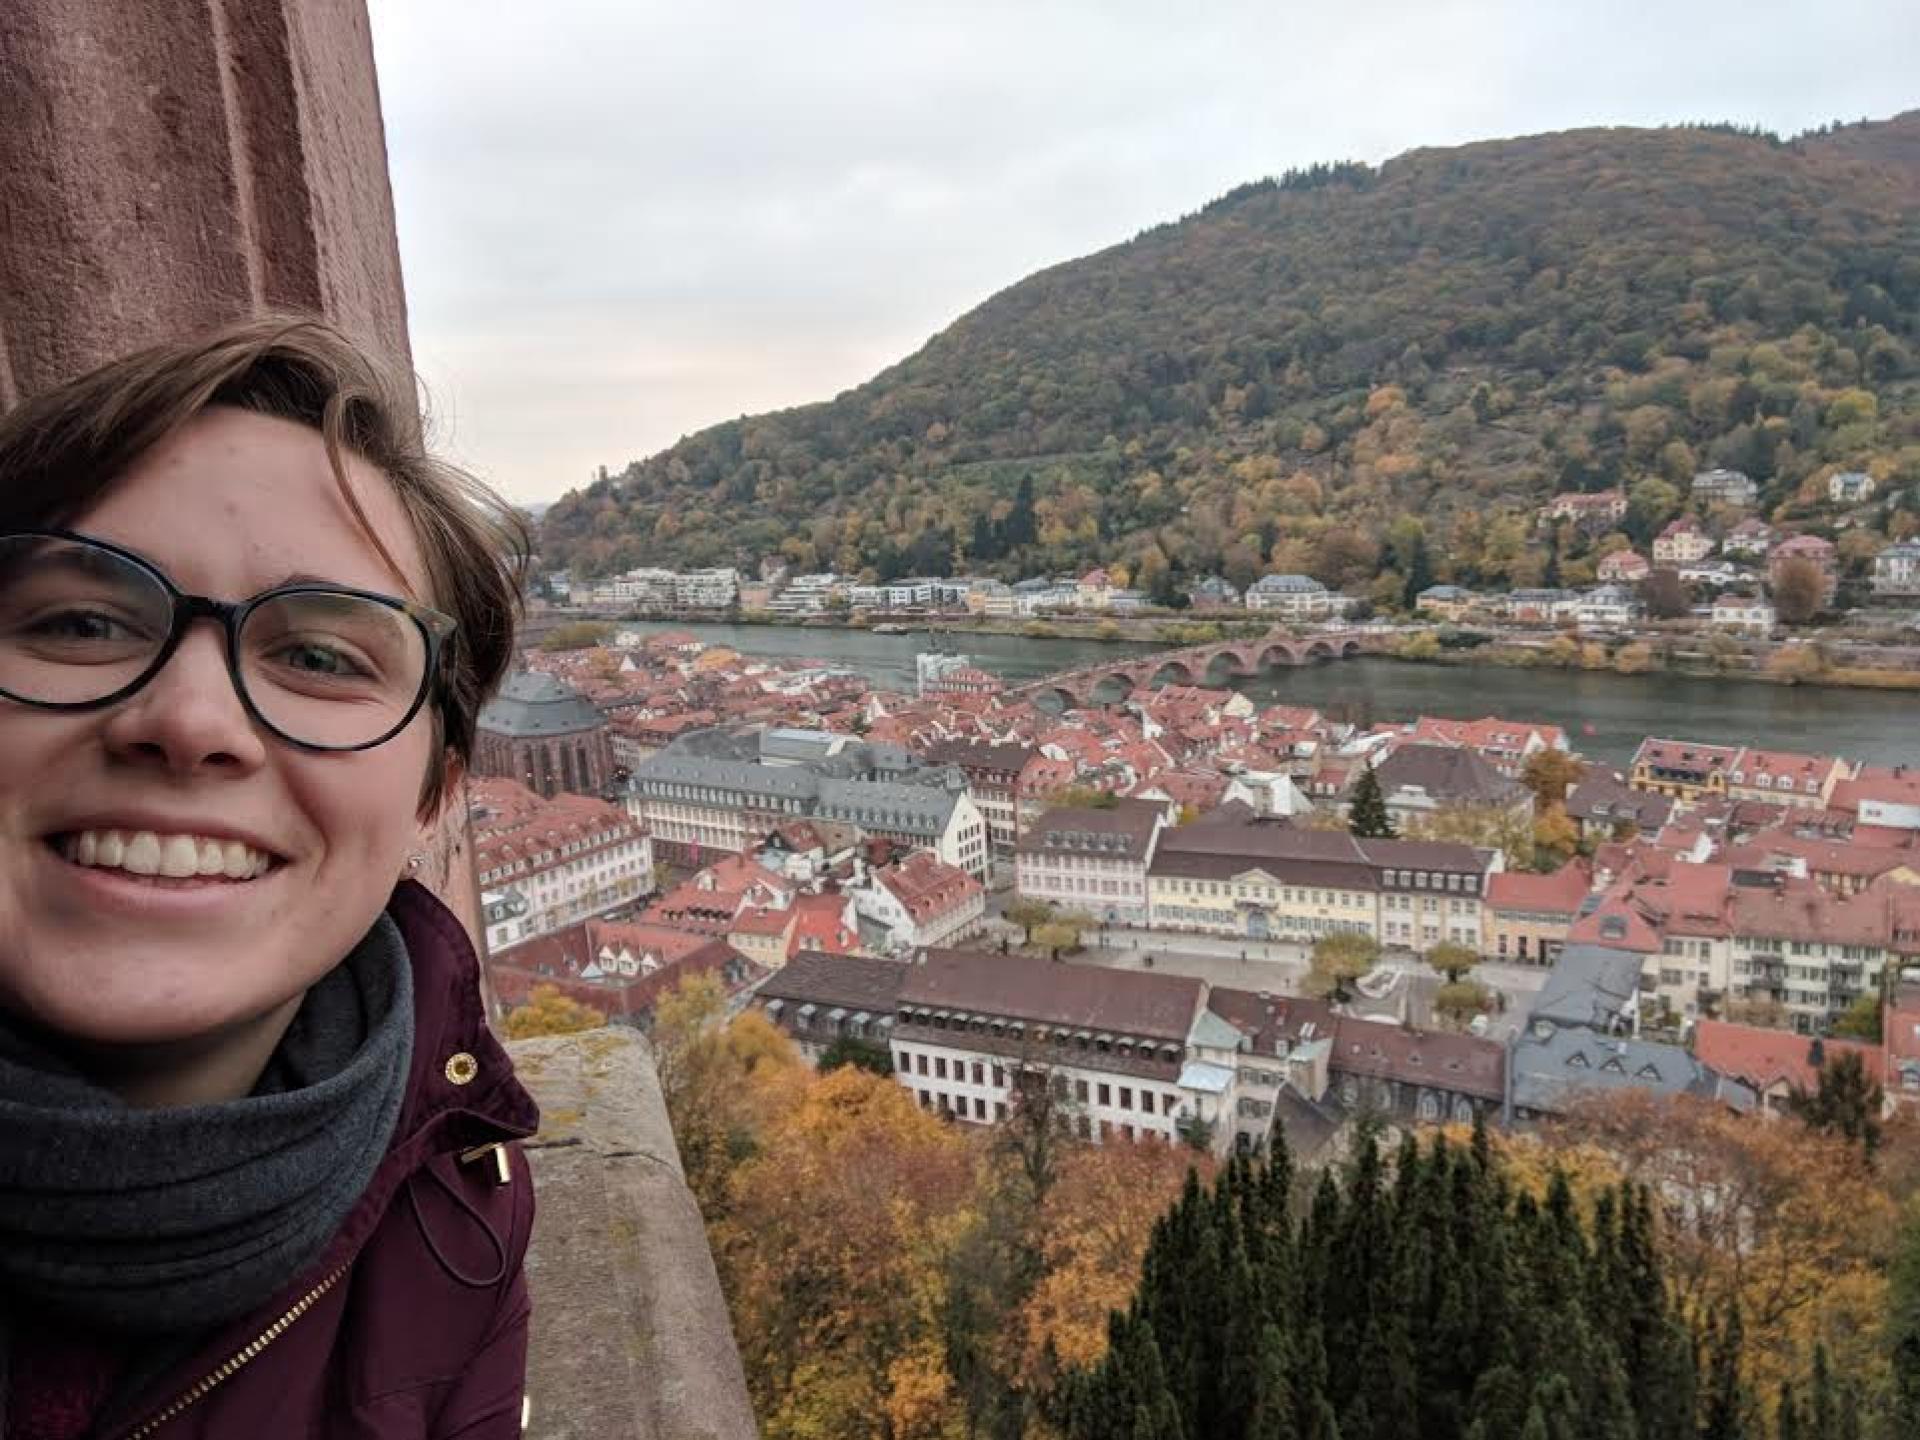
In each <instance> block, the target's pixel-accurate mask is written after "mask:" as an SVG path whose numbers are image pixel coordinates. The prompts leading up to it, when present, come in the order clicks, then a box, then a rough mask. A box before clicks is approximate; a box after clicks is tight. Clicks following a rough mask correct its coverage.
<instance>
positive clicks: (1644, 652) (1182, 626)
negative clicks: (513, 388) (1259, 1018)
mask: <svg viewBox="0 0 1920 1440" xmlns="http://www.w3.org/2000/svg"><path fill="white" fill-rule="evenodd" d="M621 618H623V619H626V620H630V621H637V622H640V623H644V624H651V625H661V626H668V625H673V624H676V623H681V624H687V623H698V624H739V625H748V626H768V627H772V628H776V629H781V630H797V631H803V632H818V631H850V632H855V633H862V634H889V635H902V634H904V635H907V636H917V637H920V638H921V639H923V640H925V639H927V638H929V637H931V638H934V639H936V640H940V639H941V638H942V637H948V636H954V637H963V636H975V635H987V636H1005V637H1010V638H1017V639H1022V640H1057V641H1065V642H1072V643H1075V644H1087V645H1119V646H1134V647H1139V646H1155V647H1169V648H1171V647H1178V646H1185V645H1211V644H1215V643H1218V642H1220V641H1223V640H1245V639H1258V638H1259V637H1261V636H1263V635H1266V634H1269V633H1271V632H1272V631H1273V630H1274V629H1276V628H1279V629H1286V630H1288V631H1289V632H1290V633H1293V634H1296V635H1304V634H1308V633H1310V632H1309V631H1307V630H1305V629H1303V628H1302V627H1298V626H1275V625H1274V624H1272V623H1270V622H1268V621H1264V620H1258V619H1252V618H1247V617H1244V616H1241V615H1221V616H1213V615H1204V614H1203V615H1197V616H1194V617H1192V618H1171V617H1168V616H1164V615H1159V616H1131V615H1130V616H1051V617H1048V618H1046V619H1037V618H1036V619H1025V620H1022V619H1010V618H1009V619H1001V618H990V617H987V616H983V615H950V616H939V617H931V618H930V617H922V616H912V617H889V616H876V617H867V616H845V615H843V616H806V617H796V616H784V615H776V614H773V613H771V612H765V611H748V612H745V613H744V614H742V615H741V616H739V617H738V619H732V618H729V617H725V616H719V615H715V616H711V617H705V616H703V617H699V618H698V619H695V618H693V617H685V616H670V615H630V616H625V617H621ZM893 624H897V625H902V626H904V627H905V628H904V629H903V630H880V629H879V628H878V627H880V626H885V625H893ZM1394 634H1395V641H1394V644H1393V645H1392V647H1391V649H1390V650H1388V651H1386V652H1384V653H1388V654H1390V655H1391V656H1392V657H1393V658H1394V659H1397V660H1402V661H1406V662H1408V663H1413V664H1425V665H1445V666H1450V667H1454V668H1462V667H1465V668H1473V667H1477V666H1488V667H1496V668H1500V669H1518V670H1586V671H1603V672H1611V673H1613V674H1618V675H1678V676H1687V677H1693V678H1700V679H1712V680H1729V681H1746V682H1750V683H1753V684H1760V685H1788V686H1804V687H1812V688H1833V689H1856V690H1895V691H1920V647H1916V648H1914V649H1911V650H1909V651H1907V652H1905V653H1904V654H1902V653H1900V652H1898V651H1893V650H1890V649H1889V647H1874V649H1873V651H1872V652H1871V653H1870V655H1869V656H1868V657H1866V658H1867V659H1868V660H1869V661H1870V662H1877V663H1860V660H1859V659H1858V658H1856V657H1855V656H1853V655H1852V654H1851V653H1849V652H1848V650H1847V649H1846V648H1845V646H1846V642H1844V641H1841V642H1831V641H1828V640H1826V639H1824V638H1822V637H1819V636H1814V637H1809V638H1804V639H1803V638H1799V637H1796V638H1793V639H1789V640H1784V641H1772V640H1743V639H1736V638H1735V637H1733V636H1731V635H1727V634H1723V633H1710V634H1701V633H1700V632H1698V631H1683V630H1659V629H1653V630H1649V631H1644V632H1638V633H1635V634H1632V635H1625V636H1605V637H1602V636H1579V635H1572V634H1568V633H1566V632H1540V631H1499V630H1490V629H1482V628H1479V627H1474V628H1461V627H1455V626H1449V625H1424V626H1405V627H1397V628H1396V630H1395V632H1394ZM1454 637H1485V638H1484V639H1480V640H1477V641H1476V642H1475V643H1454ZM1889 656H1891V657H1892V658H1888V657H1889Z"/></svg>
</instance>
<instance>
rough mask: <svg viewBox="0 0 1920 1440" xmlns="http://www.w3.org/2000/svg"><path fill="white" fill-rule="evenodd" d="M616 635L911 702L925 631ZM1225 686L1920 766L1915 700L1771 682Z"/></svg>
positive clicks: (1005, 669)
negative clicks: (702, 646)
mask: <svg viewBox="0 0 1920 1440" xmlns="http://www.w3.org/2000/svg"><path fill="white" fill-rule="evenodd" d="M623 628H631V629H635V630H640V631H643V632H644V631H651V630H664V629H675V630H685V631H687V632H689V633H691V634H694V635H697V636H699V637H700V638H701V639H703V640H706V641H709V642H711V643H713V644H717V645H727V646H730V647H732V648H734V649H736V650H739V651H741V652H742V653H744V654H748V655H765V656H778V657H787V658H803V657H804V658H809V659H818V660H825V661H829V662H832V663H834V664H837V665H844V666H846V667H848V668H849V669H852V670H856V671H858V672H860V673H861V674H863V675H866V676H868V677H869V678H870V679H872V680H873V682H874V683H875V684H876V685H878V686H881V687H883V688H886V689H892V690H909V691H910V690H912V688H913V683H914V681H913V676H914V669H913V662H914V656H916V655H917V654H919V653H920V652H921V651H922V650H925V649H927V648H928V647H929V645H930V644H932V643H934V642H933V641H932V640H931V639H930V637H928V636H926V635H924V634H920V635H875V634H874V633H873V632H872V631H869V630H829V629H819V630H804V629H797V628H792V627H785V626H779V625H704V624H683V625H671V626H669V625H665V624H657V625H656V624H634V625H631V626H624V627H623ZM939 643H940V644H941V645H943V646H944V647H945V648H947V649H950V650H959V651H963V652H964V653H966V654H968V655H971V656H972V657H973V661H974V663H975V664H976V665H978V666H979V667H980V668H981V669H983V670H986V671H989V672H990V673H992V674H995V675H1001V676H1005V677H1006V678H1007V679H1009V680H1015V681H1020V680H1033V679H1038V678H1039V677H1041V676H1043V675H1051V674H1054V673H1056V672H1058V671H1061V670H1071V669H1074V668H1075V667H1077V666H1081V665H1089V664H1094V663H1097V662H1099V661H1101V660H1116V659H1119V658H1120V657H1122V656H1123V655H1127V654H1130V653H1136V652H1146V651H1151V650H1156V649H1160V648H1162V647H1160V646H1156V645H1147V644H1127V643H1119V642H1115V643H1103V642H1101V641H1097V640H1055V639H1047V640H1037V639H1028V638H1027V637H1025V636H1020V635H950V636H942V637H940V641H939ZM1232 683H1233V686H1234V688H1235V689H1237V690H1243V691H1245V692H1246V694H1247V695H1248V696H1249V697H1250V698H1252V699H1253V700H1254V701H1255V702H1256V703H1259V704H1272V703H1275V702H1284V703H1286V704H1289V705H1311V706H1313V707H1315V708H1316V709H1319V710H1321V711H1324V712H1326V713H1328V714H1330V715H1333V716H1335V717H1337V718H1340V719H1347V720H1353V721H1357V722H1363V723H1370V722H1375V721H1386V720H1405V719H1412V718H1413V717H1414V716H1415V715H1420V714H1427V715H1442V716H1447V717H1450V718H1454V719H1463V720H1471V719H1477V718H1479V717H1480V716H1482V715H1499V716H1502V717H1505V718H1507V719H1513V720H1541V721H1550V722H1552V723H1554V724H1557V725H1560V726H1563V727H1564V728H1565V729H1566V732H1567V735H1568V738H1569V740H1570V741H1571V743H1572V744H1573V746H1574V748H1575V749H1577V750H1580V751H1582V752H1584V753H1585V754H1587V755H1588V756H1591V757H1592V758H1594V759H1596V760H1600V761H1603V762H1605V763H1608V764H1612V765H1625V764H1626V763H1627V761H1628V760H1629V759H1631V758H1632V755H1633V752H1634V749H1635V747H1637V746H1638V745H1639V743H1640V741H1641V740H1642V739H1644V738H1645V737H1646V736H1648V735H1664V736H1671V737H1674V738H1679V739H1687V740H1700V741H1706V742H1709V743H1716V744H1723V745H1761V746H1765V747H1767V748H1769V749H1776V750H1799V751H1812V752H1814V753H1816V754H1836V755H1843V756H1846V757H1847V758H1848V759H1853V760H1867V761H1871V762H1874V763H1876V764H1882V765H1894V764H1920V696H1917V695H1916V694H1915V693H1914V692H1912V691H1905V692H1902V691H1892V690H1843V689H1828V688H1822V687H1815V686H1785V685H1769V684H1765V683H1763V682H1759V681H1752V680H1727V679H1714V678H1712V677H1708V676H1691V675H1616V674H1614V673H1612V672H1611V671H1584V670H1520V669H1509V668H1506V667H1503V666H1494V665H1477V666H1466V665H1460V666H1455V665H1414V664H1408V663H1405V662H1403V661H1397V660H1388V659H1383V658H1379V657H1374V656H1368V657H1365V658H1362V659H1355V660H1341V661H1334V662H1329V663H1326V664H1322V665H1312V666H1303V667H1300V668H1298V669H1290V670H1278V671H1274V672H1272V673H1270V674H1268V675H1265V676H1262V677H1260V678H1259V679H1257V680H1247V679H1243V680H1236V681H1234V682H1232Z"/></svg>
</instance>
